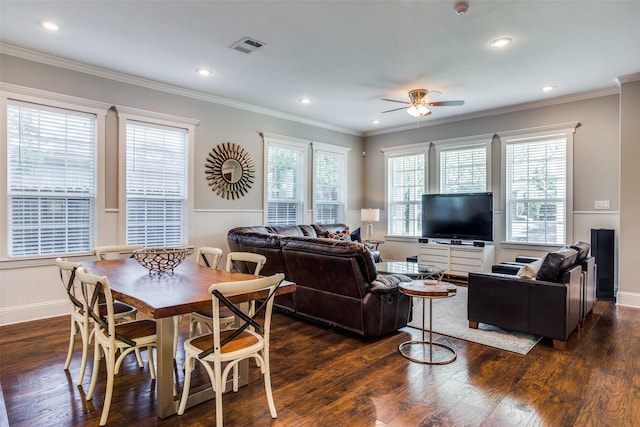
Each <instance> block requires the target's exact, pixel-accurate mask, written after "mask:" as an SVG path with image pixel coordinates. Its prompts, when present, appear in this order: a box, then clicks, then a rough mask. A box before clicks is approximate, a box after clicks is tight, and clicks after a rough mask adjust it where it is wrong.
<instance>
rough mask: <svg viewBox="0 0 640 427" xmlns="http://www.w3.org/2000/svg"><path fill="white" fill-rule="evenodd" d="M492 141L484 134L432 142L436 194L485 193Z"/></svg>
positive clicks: (491, 136)
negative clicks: (435, 167) (436, 184)
mask: <svg viewBox="0 0 640 427" xmlns="http://www.w3.org/2000/svg"><path fill="white" fill-rule="evenodd" d="M492 138H493V135H484V136H474V137H466V138H458V139H450V140H444V141H434V142H433V144H434V146H435V149H436V162H437V170H438V176H437V178H438V192H439V193H441V194H445V193H477V192H485V191H488V188H489V176H490V174H489V162H488V160H489V159H490V158H491V155H490V153H491V151H490V150H491V140H492Z"/></svg>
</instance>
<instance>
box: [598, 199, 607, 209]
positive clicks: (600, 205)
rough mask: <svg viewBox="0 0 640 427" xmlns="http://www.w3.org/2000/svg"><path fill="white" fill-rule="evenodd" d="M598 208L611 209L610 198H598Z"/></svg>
mask: <svg viewBox="0 0 640 427" xmlns="http://www.w3.org/2000/svg"><path fill="white" fill-rule="evenodd" d="M596 209H609V200H596Z"/></svg>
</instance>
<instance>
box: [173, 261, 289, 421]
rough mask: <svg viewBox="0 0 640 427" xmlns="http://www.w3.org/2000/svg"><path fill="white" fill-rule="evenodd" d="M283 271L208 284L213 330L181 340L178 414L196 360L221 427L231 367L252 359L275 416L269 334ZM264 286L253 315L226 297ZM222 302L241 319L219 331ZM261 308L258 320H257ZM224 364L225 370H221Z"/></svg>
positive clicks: (184, 403)
mask: <svg viewBox="0 0 640 427" xmlns="http://www.w3.org/2000/svg"><path fill="white" fill-rule="evenodd" d="M283 279H284V274H282V273H278V274H274V275H273V276H269V277H260V278H256V279H252V280H245V281H237V282H225V283H217V284H213V285H211V287H210V288H209V292H211V296H212V298H211V299H212V313H213V332H212V333H211V334H206V335H200V336H197V337H194V338H189V339H188V340H187V341H186V342H185V343H184V350H185V374H184V377H185V380H184V386H183V389H182V398H181V399H180V406H179V407H178V415H182V414H184V411H185V409H186V405H187V400H188V397H189V389H190V387H191V372H192V371H193V370H194V369H195V362H196V360H197V361H198V362H199V363H200V364H201V365H202V366H203V367H204V369H205V371H206V372H207V374H208V375H209V379H210V381H211V384H212V386H213V389H214V391H215V405H216V426H217V427H222V425H223V419H224V417H223V413H222V394H223V393H224V392H225V388H226V383H227V377H228V376H229V373H230V372H231V370H232V369H233V370H234V372H236V371H237V368H238V363H239V362H240V361H242V360H245V359H248V358H253V359H254V360H255V361H256V363H257V365H258V367H259V368H260V371H261V373H262V375H263V378H264V387H265V393H266V396H267V403H268V406H269V412H270V413H271V417H272V418H276V417H277V416H278V414H277V412H276V407H275V404H274V401H273V394H272V391H271V372H270V371H271V369H270V364H269V340H270V334H271V314H272V311H273V298H274V296H275V293H276V291H277V288H278V286H280V283H282V280H283ZM262 289H266V290H268V292H269V294H268V297H266V298H264V300H263V301H262V303H261V305H260V307H259V308H258V310H256V312H255V313H254V315H253V316H249V315H247V314H245V313H243V312H242V311H241V310H240V309H239V308H238V307H237V306H235V305H234V304H233V303H232V302H231V301H229V300H228V299H227V298H226V296H228V295H232V294H236V295H237V294H243V293H251V292H255V291H258V290H262ZM222 305H224V306H226V307H227V308H228V309H231V310H232V311H233V312H234V313H235V314H236V315H237V316H238V318H239V319H240V321H239V323H240V326H238V327H235V328H232V329H227V330H224V331H223V330H222V328H221V325H220V307H221V306H222ZM263 310H264V317H262V319H261V322H260V321H259V320H257V319H258V318H259V317H260V316H258V315H260V314H261V312H262V311H263ZM223 363H224V364H225V365H224V369H223ZM233 391H234V392H237V391H238V377H237V375H234V378H233Z"/></svg>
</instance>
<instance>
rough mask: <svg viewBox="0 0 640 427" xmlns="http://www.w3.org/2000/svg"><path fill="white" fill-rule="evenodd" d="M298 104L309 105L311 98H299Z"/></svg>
mask: <svg viewBox="0 0 640 427" xmlns="http://www.w3.org/2000/svg"><path fill="white" fill-rule="evenodd" d="M298 102H299V103H301V104H311V98H309V97H306V96H304V97H302V98H299V99H298Z"/></svg>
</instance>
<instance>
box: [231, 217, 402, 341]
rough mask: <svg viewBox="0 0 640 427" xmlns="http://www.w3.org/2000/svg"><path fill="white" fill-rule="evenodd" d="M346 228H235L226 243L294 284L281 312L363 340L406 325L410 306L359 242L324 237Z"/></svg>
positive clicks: (283, 297) (280, 298)
mask: <svg viewBox="0 0 640 427" xmlns="http://www.w3.org/2000/svg"><path fill="white" fill-rule="evenodd" d="M345 229H346V226H345V225H344V224H332V225H317V224H312V225H293V226H279V227H263V226H257V227H239V228H234V229H232V230H230V231H229V232H228V234H227V242H228V244H229V249H230V250H231V251H242V252H253V253H258V254H262V255H264V256H266V257H267V262H266V264H265V266H264V267H263V269H262V271H261V274H264V275H271V274H274V273H278V272H283V273H284V274H285V278H286V279H287V280H290V281H292V282H294V283H295V284H296V292H294V293H292V294H288V295H281V296H278V297H276V300H275V306H274V307H275V308H276V309H278V310H280V311H283V312H285V313H287V314H291V315H295V316H297V317H300V318H303V319H305V320H310V321H313V322H318V323H320V324H322V325H325V326H329V327H331V328H337V329H340V330H342V331H347V332H350V333H354V334H357V335H360V336H362V337H366V338H374V337H380V336H383V335H387V334H389V333H392V332H394V331H396V330H397V329H399V328H402V327H404V326H406V325H407V322H408V321H409V316H410V307H411V301H410V298H409V297H407V296H406V295H404V294H402V293H400V292H399V290H398V288H397V283H398V280H397V279H394V278H389V277H388V276H382V275H381V276H380V277H378V275H377V273H376V268H375V265H374V261H373V254H372V253H371V251H370V250H369V249H368V248H367V247H366V246H365V245H363V244H362V243H358V242H349V241H341V240H333V239H329V238H325V232H326V231H336V230H345ZM240 269H241V270H243V269H244V266H240ZM245 272H248V270H247V271H245ZM391 279H393V280H391ZM401 280H402V278H401Z"/></svg>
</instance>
